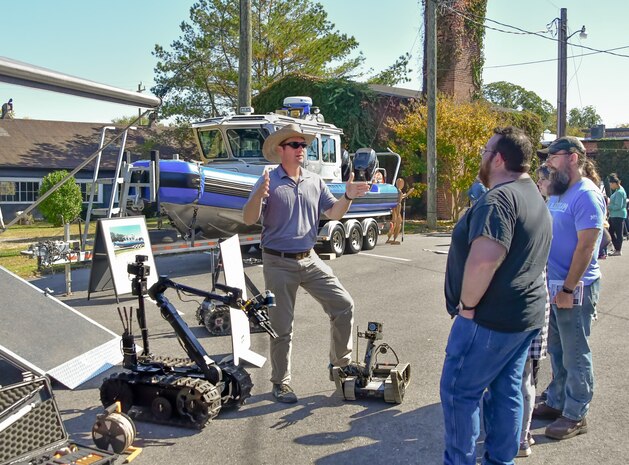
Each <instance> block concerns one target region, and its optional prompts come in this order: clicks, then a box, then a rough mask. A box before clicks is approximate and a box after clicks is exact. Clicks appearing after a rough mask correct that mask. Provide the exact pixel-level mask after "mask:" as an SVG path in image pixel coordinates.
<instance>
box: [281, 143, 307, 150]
mask: <svg viewBox="0 0 629 465" xmlns="http://www.w3.org/2000/svg"><path fill="white" fill-rule="evenodd" d="M287 145H288V146H289V147H291V148H293V149H295V150H297V149H298V148H300V147H301V148H302V149H305V148H306V147H308V144H306V143H305V142H286V143H284V144H280V147H286V146H287Z"/></svg>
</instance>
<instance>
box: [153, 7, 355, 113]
mask: <svg viewBox="0 0 629 465" xmlns="http://www.w3.org/2000/svg"><path fill="white" fill-rule="evenodd" d="M239 5H240V2H239V0H199V1H198V2H197V3H195V4H194V5H193V6H192V7H191V9H190V21H189V22H184V23H182V25H181V31H182V35H181V37H180V38H179V39H177V40H175V41H174V42H173V43H172V44H171V45H170V49H166V48H164V47H162V46H160V45H156V46H155V49H154V51H153V55H154V56H155V57H156V58H157V59H158V63H157V66H156V68H155V73H156V76H155V82H156V85H155V87H153V89H151V90H152V92H153V93H154V94H155V95H157V96H159V97H162V98H163V99H164V104H163V106H162V110H161V111H162V117H170V116H174V117H175V120H176V121H177V122H183V121H191V120H198V119H202V118H207V117H210V116H217V115H220V114H223V113H225V112H228V111H230V110H232V109H234V108H235V107H236V105H237V101H238V57H239V37H240V10H239ZM251 9H252V11H251V22H252V69H251V87H252V89H253V93H254V94H255V93H257V92H259V91H260V90H261V89H263V88H264V87H266V86H268V85H269V84H271V83H272V82H274V81H276V80H278V79H280V78H282V77H284V76H286V75H288V74H289V73H294V72H300V73H304V74H308V75H312V76H321V77H340V76H347V75H349V74H350V73H352V72H354V71H355V70H356V68H357V67H358V66H360V65H361V64H362V62H363V61H364V58H363V57H362V55H359V57H358V58H351V57H350V54H352V52H353V51H354V50H355V49H356V48H357V47H358V43H357V42H356V40H355V39H354V38H353V37H351V36H347V35H345V34H341V33H340V32H338V31H335V30H334V25H333V24H332V23H330V21H329V20H328V19H327V14H326V12H325V11H324V10H323V7H322V6H321V5H320V4H318V3H312V2H311V0H292V1H288V0H273V1H271V0H252V2H251ZM331 63H334V65H331Z"/></svg>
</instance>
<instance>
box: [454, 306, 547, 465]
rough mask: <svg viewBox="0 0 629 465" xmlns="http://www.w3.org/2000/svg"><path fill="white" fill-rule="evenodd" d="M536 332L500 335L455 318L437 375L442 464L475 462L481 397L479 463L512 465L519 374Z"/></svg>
mask: <svg viewBox="0 0 629 465" xmlns="http://www.w3.org/2000/svg"><path fill="white" fill-rule="evenodd" d="M538 332H539V330H533V331H527V332H522V333H501V332H498V331H492V330H490V329H487V328H484V327H483V326H479V325H477V324H476V323H475V322H474V321H473V320H468V319H466V318H463V317H460V316H457V317H456V319H455V320H454V323H453V325H452V330H451V331H450V337H449V338H448V345H447V347H446V359H445V362H444V364H443V372H442V373H441V406H442V408H443V418H444V425H445V442H446V444H445V446H446V447H445V453H444V458H443V461H444V463H445V464H447V465H451V464H452V465H463V464H470V465H473V464H475V463H476V440H477V439H478V436H479V434H480V401H481V398H482V399H483V414H484V425H485V433H486V437H485V455H484V457H483V463H484V464H513V463H514V462H513V459H514V458H515V456H516V454H517V452H518V448H519V446H520V429H521V427H522V391H521V385H522V372H523V371H524V363H525V362H526V357H527V354H528V350H529V346H530V345H531V341H532V340H533V338H534V337H535V335H536V334H537V333H538Z"/></svg>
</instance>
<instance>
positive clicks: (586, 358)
mask: <svg viewBox="0 0 629 465" xmlns="http://www.w3.org/2000/svg"><path fill="white" fill-rule="evenodd" d="M599 287H600V280H596V281H594V282H593V283H592V284H591V285H589V286H585V287H584V289H583V305H581V306H575V307H572V309H571V310H568V309H560V308H557V306H556V305H552V307H551V313H550V325H549V327H548V353H549V355H550V362H551V365H552V370H553V380H552V381H551V383H550V385H549V386H548V392H547V399H546V403H547V404H548V405H549V406H550V407H553V408H556V409H557V410H561V411H562V415H563V416H564V417H566V418H569V419H571V420H581V419H582V418H583V417H585V415H586V414H587V411H588V408H589V407H590V402H591V400H592V395H593V393H594V370H593V367H592V350H591V349H590V344H589V337H590V329H591V326H592V315H593V314H594V311H595V309H596V303H597V302H598V293H599Z"/></svg>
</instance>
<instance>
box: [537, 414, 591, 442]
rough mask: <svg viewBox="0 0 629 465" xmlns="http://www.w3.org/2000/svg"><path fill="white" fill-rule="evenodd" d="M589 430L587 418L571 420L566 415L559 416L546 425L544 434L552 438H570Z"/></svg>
mask: <svg viewBox="0 0 629 465" xmlns="http://www.w3.org/2000/svg"><path fill="white" fill-rule="evenodd" d="M587 432H588V424H587V421H586V420H585V418H583V419H581V420H571V419H569V418H566V417H559V418H557V419H556V420H555V421H553V422H552V423H551V424H550V425H548V426H547V427H546V431H544V434H545V435H546V436H548V437H549V438H552V439H558V440H561V439H570V438H573V437H575V436H577V435H579V434H585V433H587Z"/></svg>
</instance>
